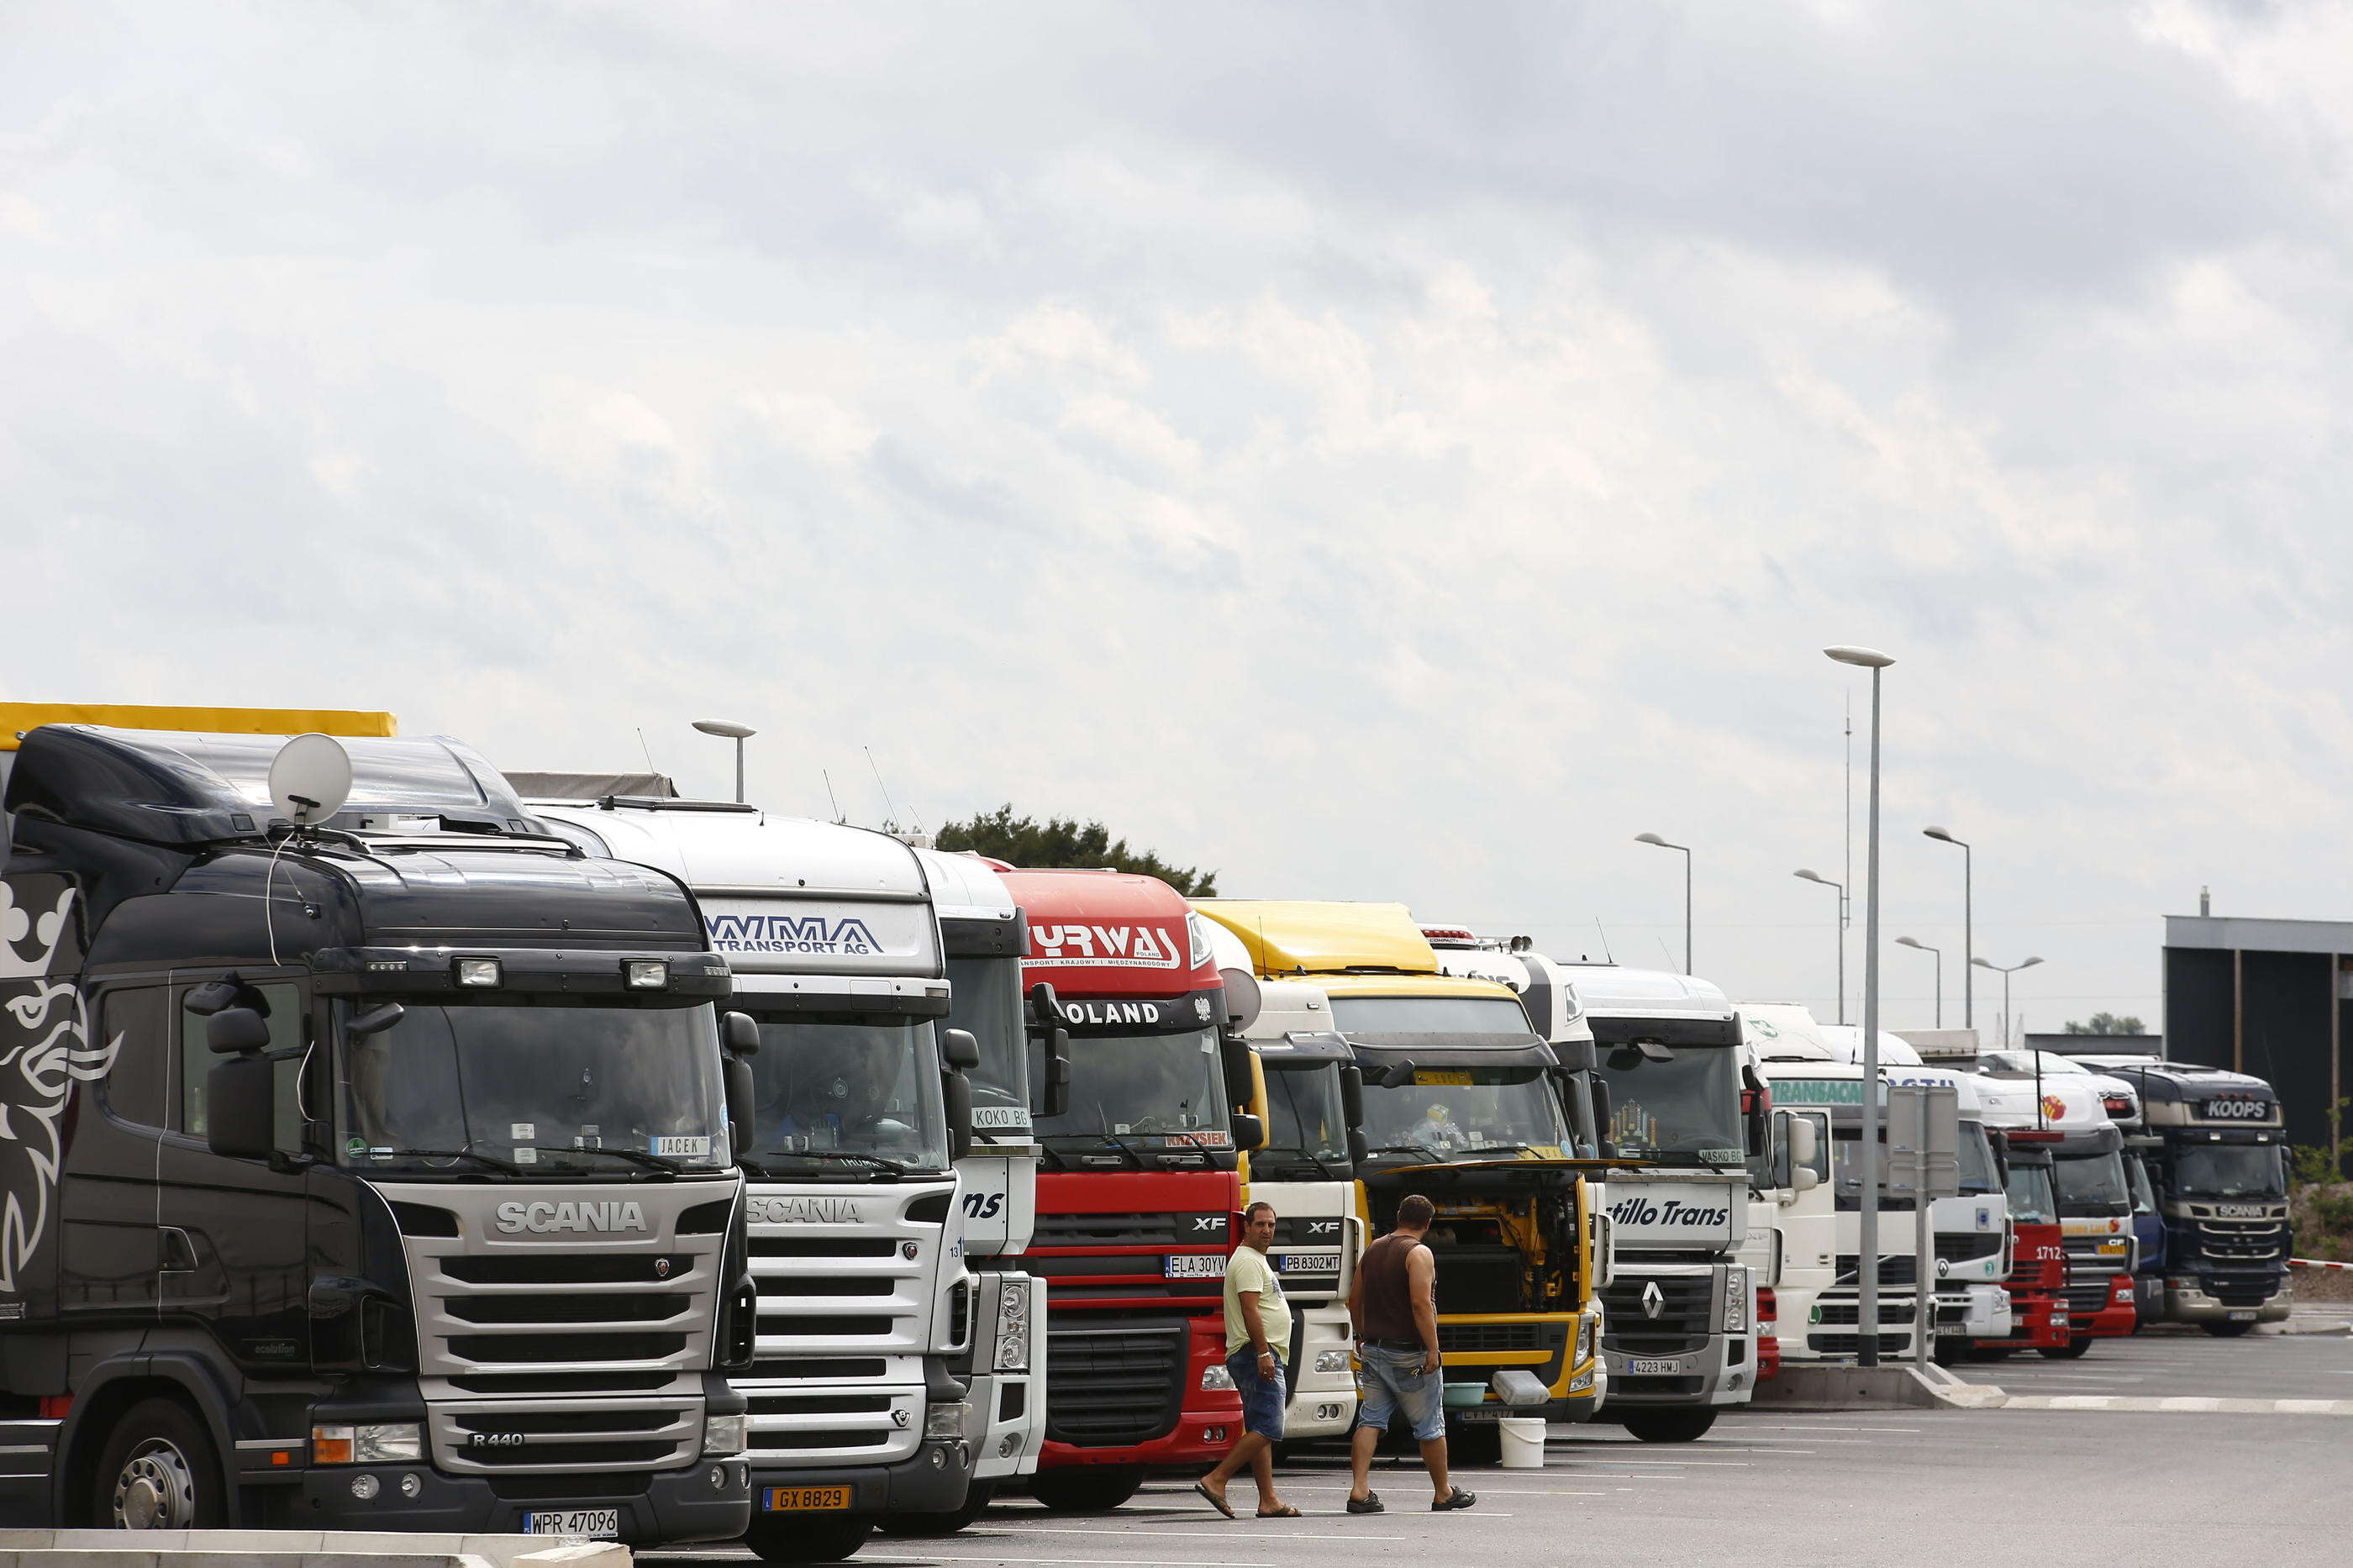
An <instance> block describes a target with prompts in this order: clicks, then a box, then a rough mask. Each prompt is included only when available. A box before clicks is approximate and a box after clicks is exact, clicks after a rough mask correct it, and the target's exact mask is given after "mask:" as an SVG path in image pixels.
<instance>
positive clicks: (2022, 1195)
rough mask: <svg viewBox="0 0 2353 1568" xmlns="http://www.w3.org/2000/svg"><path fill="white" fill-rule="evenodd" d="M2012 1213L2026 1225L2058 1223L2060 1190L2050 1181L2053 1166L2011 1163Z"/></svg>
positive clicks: (2011, 1216) (2018, 1161)
mask: <svg viewBox="0 0 2353 1568" xmlns="http://www.w3.org/2000/svg"><path fill="white" fill-rule="evenodd" d="M2009 1191H2010V1218H2012V1219H2014V1220H2017V1221H2019V1222H2020V1223H2021V1224H2023V1225H2056V1224H2058V1223H2059V1194H2058V1191H2057V1189H2056V1188H2054V1187H2053V1186H2052V1184H2051V1167H2050V1166H2048V1165H2042V1164H2027V1163H2023V1162H2021V1161H2020V1160H2018V1159H2016V1158H2012V1159H2011V1161H2010V1188H2009Z"/></svg>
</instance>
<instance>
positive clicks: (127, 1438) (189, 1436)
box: [90, 1399, 228, 1530]
mask: <svg viewBox="0 0 2353 1568" xmlns="http://www.w3.org/2000/svg"><path fill="white" fill-rule="evenodd" d="M90 1522H91V1523H93V1524H95V1525H97V1526H98V1527H99V1528H100V1530H110V1529H111V1530H218V1529H220V1528H222V1527H223V1526H225V1525H227V1523H228V1489H227V1486H226V1485H225V1484H224V1483H223V1482H222V1480H221V1468H220V1456H219V1455H217V1454H216V1453H215V1452H214V1451H213V1439H212V1434H211V1433H209V1432H207V1431H206V1430H205V1424H204V1421H203V1419H202V1418H201V1417H199V1416H198V1415H196V1413H195V1411H193V1410H191V1409H189V1408H188V1407H187V1406H186V1405H183V1404H181V1403H180V1402H179V1401H178V1400H176V1399H149V1400H144V1401H142V1402H141V1403H140V1404H137V1405H132V1407H131V1409H130V1410H129V1411H127V1412H126V1413H125V1414H124V1415H123V1417H122V1419H121V1420H120V1421H117V1422H116V1423H115V1424H114V1430H113V1431H111V1432H110V1433H108V1434H107V1436H106V1443H105V1445H104V1446H103V1447H100V1449H99V1451H98V1463H97V1465H96V1466H94V1467H93V1468H92V1469H91V1473H90Z"/></svg>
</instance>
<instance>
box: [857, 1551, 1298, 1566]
mask: <svg viewBox="0 0 2353 1568" xmlns="http://www.w3.org/2000/svg"><path fill="white" fill-rule="evenodd" d="M866 1561H869V1562H871V1561H872V1559H867V1560H866ZM912 1561H914V1562H918V1563H1120V1564H1123V1565H1124V1568H1274V1564H1273V1563H1213V1562H1211V1561H1209V1560H1208V1559H1207V1558H1202V1557H1186V1558H1176V1559H1153V1558H1146V1557H944V1556H942V1555H940V1554H939V1553H938V1552H926V1553H925V1554H924V1555H923V1556H922V1557H918V1558H914V1559H913V1560H912Z"/></svg>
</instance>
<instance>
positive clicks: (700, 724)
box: [694, 719, 760, 805]
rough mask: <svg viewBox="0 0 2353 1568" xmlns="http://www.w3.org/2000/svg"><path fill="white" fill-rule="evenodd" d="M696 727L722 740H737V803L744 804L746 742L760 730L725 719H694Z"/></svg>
mask: <svg viewBox="0 0 2353 1568" xmlns="http://www.w3.org/2000/svg"><path fill="white" fill-rule="evenodd" d="M694 727H695V728H696V729H698V730H700V731H702V732H703V733H704V734H706V735H717V736H718V737H720V738H721V739H722V740H726V741H733V742H735V804H736V805H743V804H744V742H746V741H748V740H750V739H751V738H752V737H753V736H754V735H756V734H758V733H759V732H760V731H757V730H747V729H745V728H744V726H743V725H741V724H730V723H728V722H727V721H725V720H723V719H697V720H696V721H694Z"/></svg>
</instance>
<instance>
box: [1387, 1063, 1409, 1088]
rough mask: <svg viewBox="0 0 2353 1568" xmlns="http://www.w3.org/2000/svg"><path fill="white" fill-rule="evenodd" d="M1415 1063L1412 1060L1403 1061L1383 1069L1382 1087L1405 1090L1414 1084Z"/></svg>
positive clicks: (1390, 1064)
mask: <svg viewBox="0 0 2353 1568" xmlns="http://www.w3.org/2000/svg"><path fill="white" fill-rule="evenodd" d="M1413 1072H1414V1068H1413V1061H1412V1059H1411V1058H1407V1059H1405V1060H1403V1061H1394V1062H1391V1063H1389V1065H1388V1066H1387V1067H1385V1068H1382V1069H1381V1079H1380V1083H1381V1087H1382V1088H1383V1089H1404V1088H1406V1087H1408V1086H1409V1085H1410V1084H1411V1083H1412V1082H1413Z"/></svg>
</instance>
